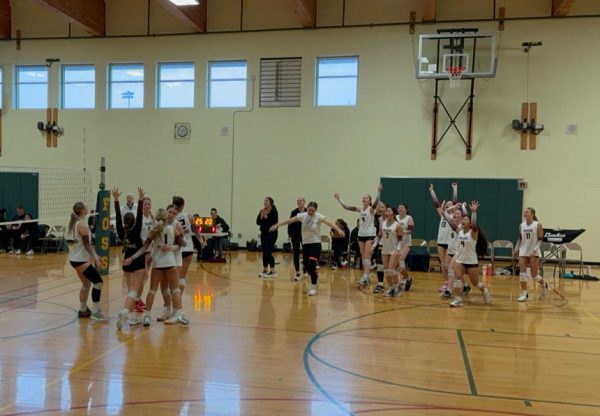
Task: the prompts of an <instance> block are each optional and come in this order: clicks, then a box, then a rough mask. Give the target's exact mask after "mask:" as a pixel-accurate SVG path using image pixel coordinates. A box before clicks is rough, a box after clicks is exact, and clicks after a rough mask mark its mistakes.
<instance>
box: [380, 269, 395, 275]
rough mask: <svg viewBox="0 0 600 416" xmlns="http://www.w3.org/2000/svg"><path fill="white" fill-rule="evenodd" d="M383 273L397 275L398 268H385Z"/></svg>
mask: <svg viewBox="0 0 600 416" xmlns="http://www.w3.org/2000/svg"><path fill="white" fill-rule="evenodd" d="M383 275H384V276H390V277H391V276H396V270H394V269H385V270H384V271H383Z"/></svg>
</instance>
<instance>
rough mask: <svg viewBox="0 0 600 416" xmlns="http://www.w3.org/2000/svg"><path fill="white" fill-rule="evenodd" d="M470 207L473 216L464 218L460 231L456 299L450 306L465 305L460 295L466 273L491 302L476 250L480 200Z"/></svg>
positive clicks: (455, 257)
mask: <svg viewBox="0 0 600 416" xmlns="http://www.w3.org/2000/svg"><path fill="white" fill-rule="evenodd" d="M469 208H471V218H469V217H467V216H465V217H463V219H462V226H461V230H460V232H459V233H458V239H459V241H460V247H459V248H458V252H457V253H456V255H455V256H454V261H455V264H454V275H455V277H456V280H454V283H453V285H452V286H453V289H454V295H455V297H454V300H453V301H452V302H450V306H452V307H460V306H463V302H462V298H461V296H460V295H462V293H461V292H462V288H463V282H462V281H463V276H464V274H465V273H467V274H468V275H469V279H470V280H471V283H472V284H473V285H474V286H477V288H478V289H479V290H480V291H481V294H482V296H483V303H485V304H486V305H487V304H489V303H490V292H489V290H488V288H487V287H485V285H484V284H483V282H480V281H479V263H478V260H477V252H476V251H475V246H476V245H477V235H478V232H479V231H478V229H477V209H478V208H479V202H477V201H471V205H469Z"/></svg>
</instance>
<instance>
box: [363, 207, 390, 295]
mask: <svg viewBox="0 0 600 416" xmlns="http://www.w3.org/2000/svg"><path fill="white" fill-rule="evenodd" d="M387 208H388V206H387V204H386V203H385V202H381V201H380V202H379V205H378V206H377V216H376V217H375V224H376V227H377V230H378V234H377V235H378V237H379V238H376V239H375V242H374V244H373V254H372V255H371V258H372V259H374V260H375V263H376V264H377V284H376V285H375V287H374V288H373V293H374V294H377V293H383V292H384V291H385V286H384V284H383V281H384V279H385V268H384V267H383V260H382V258H381V245H382V244H383V240H382V239H381V224H383V222H384V221H385V211H386V210H387ZM359 224H360V219H359Z"/></svg>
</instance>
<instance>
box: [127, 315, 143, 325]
mask: <svg viewBox="0 0 600 416" xmlns="http://www.w3.org/2000/svg"><path fill="white" fill-rule="evenodd" d="M141 323H142V321H140V320H139V319H138V318H137V317H136V316H129V319H128V320H127V325H129V326H136V325H139V324H141Z"/></svg>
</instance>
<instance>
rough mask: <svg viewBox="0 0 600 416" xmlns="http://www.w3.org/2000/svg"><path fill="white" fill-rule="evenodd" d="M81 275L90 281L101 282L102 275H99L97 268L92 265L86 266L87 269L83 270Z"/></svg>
mask: <svg viewBox="0 0 600 416" xmlns="http://www.w3.org/2000/svg"><path fill="white" fill-rule="evenodd" d="M83 275H84V276H85V277H86V278H87V279H88V280H89V281H90V282H92V283H98V282H100V283H102V277H100V273H98V270H96V269H94V267H92V266H88V267H87V269H85V270H84V271H83Z"/></svg>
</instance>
